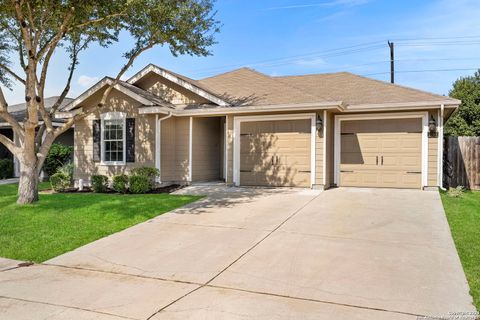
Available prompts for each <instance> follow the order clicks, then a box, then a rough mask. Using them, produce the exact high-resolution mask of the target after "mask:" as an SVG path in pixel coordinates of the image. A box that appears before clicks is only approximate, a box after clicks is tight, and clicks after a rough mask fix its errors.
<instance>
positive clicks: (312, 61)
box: [295, 57, 327, 66]
mask: <svg viewBox="0 0 480 320" xmlns="http://www.w3.org/2000/svg"><path fill="white" fill-rule="evenodd" d="M295 64H298V65H302V66H323V65H326V64H327V62H326V61H325V60H324V59H322V58H319V57H317V58H309V59H301V60H297V61H295Z"/></svg>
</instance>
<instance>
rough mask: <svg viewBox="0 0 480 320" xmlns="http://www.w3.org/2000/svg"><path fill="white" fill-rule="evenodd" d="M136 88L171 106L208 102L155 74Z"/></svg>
mask: <svg viewBox="0 0 480 320" xmlns="http://www.w3.org/2000/svg"><path fill="white" fill-rule="evenodd" d="M135 85H136V86H138V87H140V88H142V89H144V90H148V91H150V92H152V93H153V94H155V95H157V96H159V97H161V98H163V99H165V100H166V101H168V102H170V103H172V104H195V103H197V104H202V103H208V102H209V101H208V100H206V99H205V98H203V97H201V96H198V95H196V94H194V93H193V92H191V91H189V90H187V89H185V88H183V87H182V86H179V85H178V84H176V83H173V82H171V81H169V80H167V79H165V78H163V77H161V76H159V75H157V74H156V73H153V72H152V73H150V74H148V75H146V76H145V77H144V78H142V79H141V80H140V81H138V82H137V83H135Z"/></svg>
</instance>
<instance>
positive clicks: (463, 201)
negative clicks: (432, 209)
mask: <svg viewBox="0 0 480 320" xmlns="http://www.w3.org/2000/svg"><path fill="white" fill-rule="evenodd" d="M442 201H443V206H444V208H445V212H446V213H447V218H448V222H449V223H450V229H451V230H452V235H453V239H454V240H455V245H456V246H457V250H458V254H459V255H460V259H461V260H462V265H463V269H464V270H465V274H466V276H467V279H468V283H469V285H470V293H471V295H472V296H473V301H474V304H475V306H476V307H477V310H479V311H480V192H466V193H465V194H464V195H463V196H462V197H461V198H451V197H448V196H447V194H446V193H444V192H442Z"/></svg>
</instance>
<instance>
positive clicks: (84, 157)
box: [74, 90, 155, 182]
mask: <svg viewBox="0 0 480 320" xmlns="http://www.w3.org/2000/svg"><path fill="white" fill-rule="evenodd" d="M102 94H103V91H100V92H98V93H97V94H94V95H92V96H91V97H90V98H88V99H87V100H86V101H85V102H84V103H83V104H82V105H83V106H85V107H88V106H96V105H97V104H98V102H99V101H100V98H101V95H102ZM138 106H139V103H138V102H136V101H135V100H133V99H131V98H130V97H128V96H126V95H125V94H123V93H121V92H119V91H116V90H113V91H112V93H111V94H110V98H109V99H108V100H107V102H106V104H105V106H104V107H102V108H101V111H97V112H95V113H92V114H91V115H89V116H88V117H86V118H85V119H83V120H81V121H78V122H77V123H76V124H75V145H74V166H75V169H74V179H75V180H78V179H84V180H85V181H87V182H88V181H90V177H91V176H92V175H93V174H103V175H107V176H109V177H112V176H113V175H116V174H120V173H128V172H129V171H130V170H131V169H132V168H135V167H140V166H154V165H155V116H153V115H140V114H139V113H138V109H137V107H138ZM105 112H124V113H126V114H127V118H135V119H136V120H135V162H134V163H127V164H126V165H124V166H107V165H102V164H101V163H100V162H93V129H92V125H93V120H94V119H100V114H101V113H105Z"/></svg>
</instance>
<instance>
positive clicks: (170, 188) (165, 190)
mask: <svg viewBox="0 0 480 320" xmlns="http://www.w3.org/2000/svg"><path fill="white" fill-rule="evenodd" d="M182 188H184V186H181V185H179V184H172V185H168V186H164V187H159V188H155V189H153V190H151V191H149V192H147V193H146V194H161V193H172V192H175V191H177V190H180V189H182ZM40 193H43V194H52V193H54V191H53V190H51V189H48V190H43V191H41V192H40ZM61 193H93V190H92V188H90V187H83V190H79V189H78V188H68V189H66V190H65V191H63V192H61ZM104 193H110V194H115V193H117V192H115V191H114V190H112V189H108V191H107V192H104Z"/></svg>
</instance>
